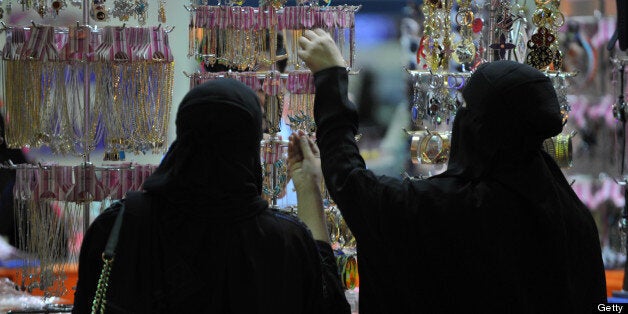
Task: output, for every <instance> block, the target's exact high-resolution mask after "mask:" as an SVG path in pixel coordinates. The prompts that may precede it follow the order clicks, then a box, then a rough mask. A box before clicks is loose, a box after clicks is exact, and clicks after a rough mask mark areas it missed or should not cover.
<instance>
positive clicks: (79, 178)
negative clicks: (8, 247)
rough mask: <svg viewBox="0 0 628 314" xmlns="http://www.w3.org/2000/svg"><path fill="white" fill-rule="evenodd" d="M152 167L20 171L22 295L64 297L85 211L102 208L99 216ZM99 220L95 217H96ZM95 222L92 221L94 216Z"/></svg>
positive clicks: (26, 168)
mask: <svg viewBox="0 0 628 314" xmlns="http://www.w3.org/2000/svg"><path fill="white" fill-rule="evenodd" d="M155 169H156V166H153V165H144V166H143V165H118V166H115V167H94V166H92V165H90V164H85V165H81V166H57V165H48V166H39V167H38V166H32V165H26V164H24V165H18V166H17V167H16V168H11V169H6V168H4V169H0V171H16V182H15V187H14V195H15V197H14V213H15V223H16V224H15V225H16V226H17V235H18V248H20V249H21V250H23V251H24V252H26V253H27V254H28V258H27V259H26V260H25V264H24V266H23V271H22V273H21V278H20V282H19V284H20V289H21V290H24V291H29V292H32V291H33V290H41V291H42V292H43V294H44V295H46V296H62V295H64V294H66V293H67V292H68V291H66V289H65V286H64V285H63V281H64V280H65V279H66V278H65V272H64V270H65V269H66V267H67V266H68V265H70V264H75V263H77V262H78V254H79V249H80V245H81V240H82V235H83V232H84V218H85V217H84V215H85V206H86V205H87V207H88V208H89V210H90V211H91V210H92V209H94V208H92V206H91V204H92V202H101V205H100V208H95V209H96V210H102V209H104V208H106V207H108V206H109V205H110V203H111V202H113V200H117V199H120V198H122V196H123V195H124V194H125V193H126V192H127V191H133V190H139V189H140V187H141V184H142V183H143V182H144V180H145V179H146V178H147V177H148V176H149V175H150V174H152V173H153V171H154V170H155ZM96 214H97V213H96ZM94 216H95V215H94Z"/></svg>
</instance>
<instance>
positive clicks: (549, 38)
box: [526, 0, 565, 71]
mask: <svg viewBox="0 0 628 314" xmlns="http://www.w3.org/2000/svg"><path fill="white" fill-rule="evenodd" d="M534 3H535V4H536V11H534V14H533V15H532V23H533V24H534V25H535V26H536V27H537V29H536V31H535V33H534V34H533V35H532V37H531V38H530V40H529V41H528V49H529V50H528V56H527V57H526V63H527V64H529V65H531V66H533V67H535V68H537V69H540V70H546V69H549V70H552V71H559V70H560V69H561V68H562V62H563V53H562V52H561V51H560V45H559V43H558V37H557V33H558V28H559V27H561V26H562V25H563V24H564V23H565V16H564V15H563V14H562V13H561V12H560V10H559V9H558V6H559V5H560V0H535V1H534Z"/></svg>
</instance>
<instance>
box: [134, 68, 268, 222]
mask: <svg viewBox="0 0 628 314" xmlns="http://www.w3.org/2000/svg"><path fill="white" fill-rule="evenodd" d="M261 121H262V112H261V106H260V103H259V99H258V97H257V96H256V95H255V93H254V92H253V91H252V90H251V89H250V88H248V87H247V86H246V85H244V84H242V83H241V82H239V81H236V80H233V79H220V80H213V81H209V82H207V83H204V84H202V85H199V86H197V87H195V88H194V89H192V90H191V91H190V92H188V94H187V95H186V96H185V98H184V99H183V100H182V101H181V104H180V105H179V109H178V112H177V117H176V122H175V123H176V127H177V138H176V140H175V141H174V142H173V144H172V145H171V147H170V149H169V150H168V153H167V154H166V156H165V157H164V159H163V161H162V162H161V164H160V165H159V168H158V169H157V170H156V171H155V173H154V174H153V175H152V176H151V177H149V178H148V179H147V180H146V182H145V183H144V190H145V191H147V192H148V193H149V194H160V195H165V196H166V198H167V199H168V200H169V201H170V202H172V203H174V204H178V205H187V206H178V207H179V208H187V209H186V211H187V213H188V214H190V215H193V216H197V217H207V218H211V219H220V220H225V219H227V220H239V219H243V218H246V217H250V216H253V215H255V214H257V213H259V211H261V210H263V209H264V208H266V205H267V204H266V202H265V201H264V200H263V199H262V198H261V192H262V172H261V166H260V153H259V143H260V140H261V138H262V122H261Z"/></svg>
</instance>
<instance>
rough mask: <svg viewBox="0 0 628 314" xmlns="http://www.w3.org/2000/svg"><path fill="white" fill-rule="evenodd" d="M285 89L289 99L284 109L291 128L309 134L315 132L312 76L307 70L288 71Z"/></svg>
mask: <svg viewBox="0 0 628 314" xmlns="http://www.w3.org/2000/svg"><path fill="white" fill-rule="evenodd" d="M286 89H287V90H288V92H289V95H290V100H289V102H288V104H289V105H288V106H286V108H285V109H284V111H285V112H286V114H285V116H286V117H287V118H288V121H287V123H288V124H289V125H290V128H291V129H293V130H304V131H306V132H308V133H309V134H312V133H315V132H316V123H315V122H314V96H315V90H314V76H313V75H312V73H311V72H309V71H301V72H290V73H289V74H288V78H287V82H286Z"/></svg>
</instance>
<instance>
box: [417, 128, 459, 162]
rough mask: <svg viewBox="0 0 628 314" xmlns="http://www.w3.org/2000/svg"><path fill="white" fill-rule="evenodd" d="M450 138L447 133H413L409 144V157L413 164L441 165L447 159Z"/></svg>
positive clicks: (426, 131)
mask: <svg viewBox="0 0 628 314" xmlns="http://www.w3.org/2000/svg"><path fill="white" fill-rule="evenodd" d="M450 149H451V138H450V133H449V132H435V131H428V130H423V131H415V132H414V133H413V134H412V139H411V142H410V156H411V157H412V163H414V164H443V163H446V162H447V160H448V159H449V151H450Z"/></svg>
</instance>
